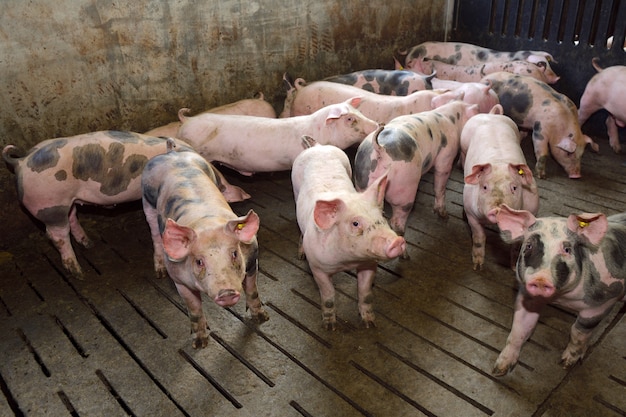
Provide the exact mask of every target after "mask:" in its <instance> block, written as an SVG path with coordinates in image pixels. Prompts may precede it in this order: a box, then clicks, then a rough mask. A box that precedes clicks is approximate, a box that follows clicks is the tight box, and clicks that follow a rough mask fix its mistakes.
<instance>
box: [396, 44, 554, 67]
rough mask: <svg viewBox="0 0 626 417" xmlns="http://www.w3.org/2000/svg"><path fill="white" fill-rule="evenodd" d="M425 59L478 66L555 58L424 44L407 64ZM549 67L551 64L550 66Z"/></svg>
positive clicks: (414, 50) (415, 49) (536, 53)
mask: <svg viewBox="0 0 626 417" xmlns="http://www.w3.org/2000/svg"><path fill="white" fill-rule="evenodd" d="M424 58H427V59H432V60H436V61H441V62H445V63H446V64H452V65H476V64H483V63H486V62H509V61H518V60H521V61H529V62H534V63H537V62H543V61H545V62H547V63H549V62H551V61H554V58H553V57H552V55H551V54H549V53H548V52H544V51H515V52H506V51H497V50H494V49H488V48H484V47H482V46H478V45H472V44H469V43H463V42H435V41H431V42H423V43H421V44H419V45H416V46H414V47H412V48H411V49H410V50H409V52H408V53H407V55H406V58H405V62H409V61H410V60H422V59H424ZM548 65H549V64H548Z"/></svg>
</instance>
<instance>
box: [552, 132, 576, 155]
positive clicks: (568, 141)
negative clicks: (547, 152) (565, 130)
mask: <svg viewBox="0 0 626 417" xmlns="http://www.w3.org/2000/svg"><path fill="white" fill-rule="evenodd" d="M556 146H557V147H559V148H561V149H563V150H564V151H565V152H569V153H573V152H574V151H575V150H576V142H574V141H573V140H572V138H571V137H569V136H568V137H565V138H562V139H561V140H560V141H559V143H557V144H556Z"/></svg>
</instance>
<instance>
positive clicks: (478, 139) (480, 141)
mask: <svg viewBox="0 0 626 417" xmlns="http://www.w3.org/2000/svg"><path fill="white" fill-rule="evenodd" d="M461 162H462V164H463V168H464V169H463V172H464V175H465V185H464V186H463V208H464V210H465V215H466V217H467V221H468V223H469V225H470V229H471V232H472V262H473V264H474V270H476V269H482V266H483V263H484V260H485V241H486V236H485V229H484V225H487V224H495V223H496V212H497V211H498V208H499V207H500V206H501V205H502V204H506V205H508V206H509V207H511V208H514V209H525V210H528V211H530V212H532V213H533V214H537V211H538V209H539V193H538V192H537V184H536V183H535V179H534V177H533V173H532V170H531V169H530V168H529V167H528V165H527V164H526V158H525V157H524V152H523V151H522V148H521V146H520V134H519V130H518V129H517V126H516V125H515V123H514V122H513V121H512V120H511V119H510V118H509V117H507V116H504V115H503V114H502V106H500V105H498V106H494V108H493V109H492V111H491V112H490V113H489V114H479V115H476V116H474V117H472V118H471V119H470V120H468V121H467V123H465V126H464V127H463V131H462V132H461Z"/></svg>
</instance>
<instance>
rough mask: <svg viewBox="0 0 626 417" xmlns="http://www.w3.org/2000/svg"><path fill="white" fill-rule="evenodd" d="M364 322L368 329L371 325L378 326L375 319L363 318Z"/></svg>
mask: <svg viewBox="0 0 626 417" xmlns="http://www.w3.org/2000/svg"><path fill="white" fill-rule="evenodd" d="M363 324H364V325H365V328H366V329H369V328H370V327H376V323H374V321H373V320H363Z"/></svg>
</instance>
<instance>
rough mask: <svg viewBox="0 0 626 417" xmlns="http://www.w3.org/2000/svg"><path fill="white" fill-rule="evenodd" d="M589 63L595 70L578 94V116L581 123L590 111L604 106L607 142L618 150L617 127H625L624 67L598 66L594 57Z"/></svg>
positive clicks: (625, 85)
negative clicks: (595, 72)
mask: <svg viewBox="0 0 626 417" xmlns="http://www.w3.org/2000/svg"><path fill="white" fill-rule="evenodd" d="M591 62H592V64H593V67H594V68H595V69H596V71H598V73H597V74H596V75H594V76H593V77H591V79H590V80H589V82H588V83H587V86H586V87H585V91H584V92H583V95H582V97H580V108H579V109H578V119H579V121H580V125H581V126H582V125H583V124H584V123H585V122H586V121H587V119H589V116H591V115H592V114H593V113H595V112H597V111H598V110H600V109H605V110H606V111H607V112H608V113H609V115H608V117H607V118H606V128H607V131H608V134H609V143H610V145H611V148H613V151H615V152H617V153H619V152H620V151H621V149H622V147H621V145H620V143H619V130H618V127H626V66H624V65H615V66H612V67H607V68H604V69H602V67H600V65H598V59H597V58H594V59H593V60H592V61H591Z"/></svg>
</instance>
